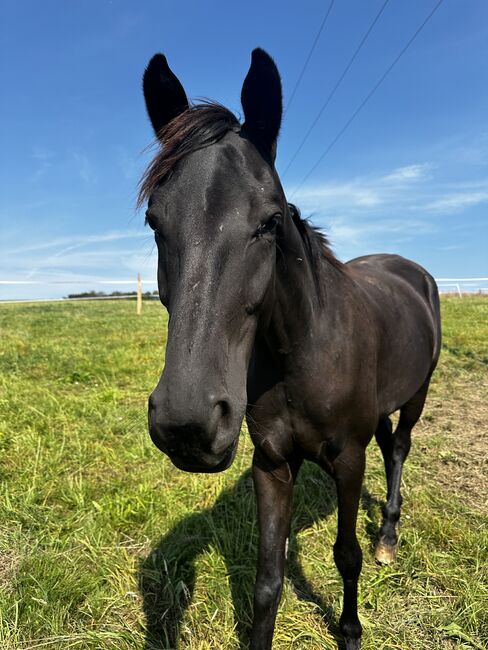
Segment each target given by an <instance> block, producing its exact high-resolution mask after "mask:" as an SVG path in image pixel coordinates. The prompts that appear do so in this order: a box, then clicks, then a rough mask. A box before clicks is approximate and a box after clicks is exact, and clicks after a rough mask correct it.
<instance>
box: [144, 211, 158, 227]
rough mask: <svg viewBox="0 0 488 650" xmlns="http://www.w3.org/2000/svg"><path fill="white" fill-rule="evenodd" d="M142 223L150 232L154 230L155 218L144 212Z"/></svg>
mask: <svg viewBox="0 0 488 650" xmlns="http://www.w3.org/2000/svg"><path fill="white" fill-rule="evenodd" d="M144 223H145V224H146V225H148V226H149V228H151V230H156V218H155V216H154V215H153V214H151V213H150V212H149V210H148V211H147V212H146V218H145V220H144Z"/></svg>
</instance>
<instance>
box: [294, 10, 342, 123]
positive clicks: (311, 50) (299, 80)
mask: <svg viewBox="0 0 488 650" xmlns="http://www.w3.org/2000/svg"><path fill="white" fill-rule="evenodd" d="M334 2H335V0H331V3H330V5H329V8H328V9H327V11H326V12H325V16H324V18H323V20H322V23H321V25H320V27H319V31H318V32H317V36H316V37H315V40H314V42H313V43H312V47H311V48H310V52H309V53H308V56H307V58H306V59H305V63H304V64H303V68H302V71H301V72H300V74H299V75H298V79H297V82H296V84H295V87H294V88H293V91H292V93H291V95H290V99H289V101H288V104H287V106H286V110H287V111H288V109H289V108H290V106H291V103H292V101H293V98H294V97H295V94H296V92H297V90H298V86H299V85H300V83H301V81H302V78H303V75H304V74H305V70H306V69H307V66H308V64H309V62H310V59H311V58H312V54H313V53H314V50H315V47H316V45H317V43H318V41H319V38H320V34H321V33H322V31H323V29H324V27H325V23H326V22H327V19H328V18H329V14H330V12H331V11H332V7H333V6H334Z"/></svg>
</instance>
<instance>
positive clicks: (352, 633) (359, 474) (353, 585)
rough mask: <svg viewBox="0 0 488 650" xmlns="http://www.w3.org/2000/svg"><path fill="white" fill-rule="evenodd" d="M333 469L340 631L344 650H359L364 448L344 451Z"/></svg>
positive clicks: (355, 447) (335, 552)
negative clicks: (359, 517) (341, 590)
mask: <svg viewBox="0 0 488 650" xmlns="http://www.w3.org/2000/svg"><path fill="white" fill-rule="evenodd" d="M333 465H334V478H335V482H336V487H337V506H338V513H337V515H338V516H337V540H336V543H335V544H334V560H335V563H336V566H337V568H338V569H339V573H340V574H341V576H342V580H343V583H344V605H343V609H342V614H341V618H340V627H341V632H342V634H343V635H344V641H345V644H346V650H359V648H360V647H361V634H362V628H361V623H360V622H359V618H358V611H357V609H358V607H357V605H358V579H359V574H360V573H361V565H362V558H363V556H362V552H361V547H360V546H359V543H358V540H357V537H356V521H357V514H358V507H359V498H360V495H361V486H362V482H363V475H364V467H365V450H364V448H363V447H361V446H360V445H354V446H352V445H351V446H349V447H346V448H345V449H344V450H343V451H342V452H341V454H340V455H339V456H338V457H337V458H336V459H335V461H334V463H333Z"/></svg>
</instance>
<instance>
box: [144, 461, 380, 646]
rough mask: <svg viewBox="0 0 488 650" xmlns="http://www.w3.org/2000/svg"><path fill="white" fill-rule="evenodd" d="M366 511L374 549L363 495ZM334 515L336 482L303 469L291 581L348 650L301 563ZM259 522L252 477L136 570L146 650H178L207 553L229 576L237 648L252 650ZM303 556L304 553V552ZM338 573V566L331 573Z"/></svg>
mask: <svg viewBox="0 0 488 650" xmlns="http://www.w3.org/2000/svg"><path fill="white" fill-rule="evenodd" d="M362 502H363V508H364V509H365V510H367V512H368V515H370V516H368V517H367V520H368V524H367V528H366V532H367V534H368V536H369V538H370V541H371V544H372V545H374V541H375V540H376V537H377V529H376V527H375V526H374V524H373V523H372V522H373V521H374V519H376V512H377V506H378V502H377V501H376V499H374V498H373V497H371V495H370V494H369V492H368V491H367V490H366V489H364V490H363V500H362ZM336 508H337V498H336V489H335V485H334V482H333V481H332V480H331V479H330V478H329V477H328V476H327V475H326V474H325V473H324V472H323V471H322V470H320V468H318V467H317V466H316V465H313V464H311V463H304V465H303V467H302V469H301V471H300V474H299V477H298V480H297V483H296V485H295V489H294V502H293V520H292V527H291V533H290V539H289V548H288V560H287V570H286V576H287V578H288V580H289V581H291V583H292V585H293V588H294V591H295V594H296V596H297V597H298V598H299V599H300V600H306V601H308V602H312V603H314V604H315V605H316V606H317V608H318V613H319V615H321V616H322V618H323V620H324V622H325V624H326V625H327V626H328V629H329V632H330V633H331V634H332V636H333V637H334V639H335V640H336V642H337V644H338V647H339V648H343V647H344V646H343V640H342V635H341V634H340V631H339V626H338V614H339V613H338V612H337V611H336V606H337V605H338V603H336V604H335V606H334V605H333V604H332V600H327V594H324V595H321V594H318V593H317V592H316V591H315V590H314V588H313V586H312V584H311V583H310V582H309V580H308V579H307V578H306V576H305V574H304V572H303V569H302V566H301V564H300V561H299V557H298V556H299V546H298V542H297V535H298V533H299V532H300V531H302V530H304V529H307V528H309V527H311V526H312V525H313V524H314V523H315V522H317V521H319V520H321V519H324V518H326V517H329V516H330V515H331V514H332V513H333V512H334V511H335V510H336ZM257 535H258V533H257V523H256V506H255V497H254V489H253V482H252V475H251V470H250V469H248V470H246V471H245V472H244V473H243V474H242V475H241V476H240V478H239V479H238V480H237V482H236V483H235V484H234V485H233V486H232V487H231V488H229V489H226V490H224V491H223V492H222V493H221V494H220V495H219V497H218V498H217V500H216V502H215V503H214V505H213V506H212V507H210V508H207V509H205V510H201V511H199V512H195V513H194V514H191V515H189V516H187V517H184V518H183V519H182V520H181V521H179V522H178V523H177V524H176V525H175V526H174V527H173V528H172V529H171V530H170V531H169V532H168V533H167V534H166V535H164V536H163V537H162V538H161V540H160V541H159V543H158V544H157V546H156V547H154V548H153V549H152V551H151V552H150V553H149V555H148V556H147V557H146V558H145V559H144V560H143V561H142V562H141V564H140V566H139V589H140V592H141V595H142V598H143V607H144V614H145V617H146V641H145V650H168V649H173V648H178V647H180V646H179V637H180V627H181V623H182V621H183V617H184V615H185V611H186V609H187V607H188V606H189V605H190V604H191V601H192V596H193V590H194V586H195V579H196V571H195V561H196V559H197V558H198V556H199V555H201V554H202V553H204V552H205V551H206V550H208V549H209V548H213V549H215V550H216V551H217V552H218V553H219V554H220V555H221V556H222V557H223V559H224V561H225V564H226V569H227V575H228V577H229V583H230V589H231V595H232V602H233V607H234V618H235V621H236V632H237V638H238V640H239V645H238V647H239V649H240V650H244V649H246V648H248V647H249V634H250V629H251V623H252V601H253V590H254V580H255V574H256V560H257ZM305 552H306V550H305ZM330 570H331V572H334V571H336V568H335V565H334V564H333V563H332V564H331V566H330Z"/></svg>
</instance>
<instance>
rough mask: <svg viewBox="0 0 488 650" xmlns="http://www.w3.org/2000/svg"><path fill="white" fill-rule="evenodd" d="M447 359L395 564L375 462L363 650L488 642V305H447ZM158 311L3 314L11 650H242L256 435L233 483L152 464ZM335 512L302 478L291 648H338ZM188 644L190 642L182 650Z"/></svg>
mask: <svg viewBox="0 0 488 650" xmlns="http://www.w3.org/2000/svg"><path fill="white" fill-rule="evenodd" d="M443 316H444V337H445V339H444V350H443V354H442V357H441V364H440V368H439V371H438V372H437V373H436V374H435V376H434V380H433V385H432V390H431V393H430V396H429V399H428V402H427V406H426V410H425V413H424V416H423V418H422V420H421V422H420V423H419V425H418V426H417V428H416V430H415V434H414V444H413V448H412V452H411V455H410V457H409V459H408V462H407V466H406V472H405V478H404V488H403V495H404V508H403V523H402V527H401V541H400V549H399V554H398V559H397V561H396V563H395V564H394V565H392V566H390V567H383V568H381V567H378V566H377V565H376V564H375V562H374V558H373V544H374V539H375V535H376V532H377V529H378V525H379V522H380V508H381V502H382V500H383V498H384V494H385V487H384V478H383V469H382V463H381V459H380V455H379V453H378V450H377V448H376V447H375V446H374V445H371V447H370V449H369V450H368V468H367V474H366V481H365V488H364V494H363V502H362V509H361V511H360V517H359V525H358V532H359V537H360V541H361V544H362V547H363V551H364V569H363V573H362V577H361V582H360V616H361V620H362V622H363V626H364V645H363V647H364V648H365V649H366V650H381V649H388V650H393V649H401V650H426V649H429V650H430V649H436V648H464V649H468V648H484V647H486V645H487V644H488V577H487V567H488V557H487V555H488V552H487V549H488V534H487V526H486V524H487V503H486V494H487V485H488V479H487V468H486V457H487V453H486V452H487V448H488V443H487V436H486V422H487V415H488V412H487V406H486V394H487V392H486V391H487V387H488V385H487V384H488V381H487V380H488V355H487V347H486V341H487V338H488V299H486V298H485V299H483V298H477V297H473V298H469V299H468V298H464V299H463V300H460V299H458V298H450V299H445V300H444V301H443ZM165 332H166V316H165V313H164V310H163V309H162V308H161V307H160V306H159V305H157V304H155V303H145V304H144V308H143V314H142V316H140V317H137V316H136V315H135V305H134V303H133V302H126V301H114V302H104V303H97V302H93V303H92V302H87V303H69V304H53V305H49V306H45V305H42V306H37V305H20V306H18V305H2V306H0V522H1V523H0V647H1V648H2V649H3V650H13V649H14V648H16V649H17V648H18V649H24V650H26V649H27V648H29V649H34V648H48V649H53V648H59V649H63V650H64V649H66V648H86V649H94V650H95V649H97V650H98V649H109V648H111V649H114V650H124V649H127V650H129V649H130V650H134V649H140V650H142V649H144V650H155V649H156V648H171V647H176V645H177V644H178V647H180V648H191V649H192V650H193V649H194V650H197V649H198V650H203V649H206V648H239V647H242V648H245V647H246V638H247V634H248V632H249V625H250V620H251V618H250V612H251V602H252V587H253V580H254V573H255V558H256V539H257V530H256V526H255V505H254V497H253V490H252V481H251V478H250V473H249V467H250V458H251V450H252V445H251V442H250V440H249V438H248V436H247V435H246V433H245V432H244V431H243V433H242V439H241V443H240V450H239V454H238V456H237V459H236V461H235V463H234V465H233V466H232V467H231V469H230V470H228V471H227V472H225V473H223V474H218V475H189V474H185V473H183V472H180V471H178V470H177V469H176V468H174V467H173V466H172V465H171V463H170V462H169V460H168V459H167V458H166V457H164V456H163V455H162V454H160V453H159V452H158V451H157V450H156V448H154V447H153V446H152V443H151V442H150V440H149V437H148V435H147V431H146V399H147V396H148V394H149V393H150V392H151V390H152V388H153V387H154V385H155V383H156V381H157V379H158V378H159V374H160V371H161V369H162V366H163V363H164V343H165ZM335 510H336V501H335V495H334V489H333V486H332V484H331V482H330V480H329V479H328V478H327V477H325V476H324V475H323V473H321V472H320V471H319V470H318V468H316V467H315V466H313V465H306V466H305V467H304V469H303V470H302V472H301V475H300V478H299V481H298V485H297V488H296V491H295V515H294V523H293V535H292V539H291V543H290V561H289V567H288V577H287V580H286V585H285V589H284V594H283V599H282V602H281V605H280V609H279V613H278V619H277V628H276V633H275V644H274V647H275V648H276V649H281V650H285V649H289V648H296V649H300V648H304V649H305V648H307V649H318V648H326V649H332V648H336V647H337V640H336V637H337V616H338V613H339V612H340V603H341V598H342V589H341V584H340V579H339V576H338V573H337V571H336V569H335V566H334V563H333V559H332V544H333V541H334V537H335V530H336V516H335ZM177 639H178V641H177Z"/></svg>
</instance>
